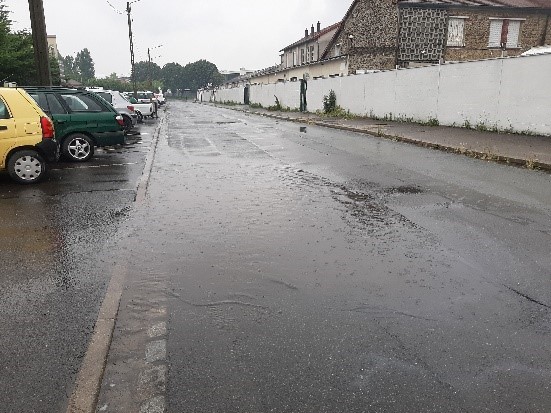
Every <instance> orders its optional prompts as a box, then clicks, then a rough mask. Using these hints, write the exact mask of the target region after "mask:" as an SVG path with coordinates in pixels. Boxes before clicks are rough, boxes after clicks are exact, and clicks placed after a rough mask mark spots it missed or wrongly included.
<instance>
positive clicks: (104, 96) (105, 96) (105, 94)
mask: <svg viewBox="0 0 551 413" xmlns="http://www.w3.org/2000/svg"><path fill="white" fill-rule="evenodd" d="M96 94H98V95H100V96H101V97H102V98H104V99H105V100H106V101H108V102H109V103H113V96H111V93H105V92H96Z"/></svg>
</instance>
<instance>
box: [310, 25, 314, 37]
mask: <svg viewBox="0 0 551 413" xmlns="http://www.w3.org/2000/svg"><path fill="white" fill-rule="evenodd" d="M310 34H311V35H312V36H313V35H314V25H312V28H311V29H310Z"/></svg>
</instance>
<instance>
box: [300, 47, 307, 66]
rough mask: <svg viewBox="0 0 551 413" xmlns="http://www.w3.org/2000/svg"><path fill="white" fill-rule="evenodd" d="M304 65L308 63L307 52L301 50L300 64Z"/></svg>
mask: <svg viewBox="0 0 551 413" xmlns="http://www.w3.org/2000/svg"><path fill="white" fill-rule="evenodd" d="M304 63H306V51H305V50H304V49H300V64H301V65H303V64H304Z"/></svg>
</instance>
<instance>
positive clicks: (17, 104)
mask: <svg viewBox="0 0 551 413" xmlns="http://www.w3.org/2000/svg"><path fill="white" fill-rule="evenodd" d="M58 156H59V147H58V144H57V142H56V140H55V131H54V124H53V122H52V121H51V120H50V118H48V116H47V115H46V114H45V113H44V111H43V110H42V109H41V108H40V107H39V106H38V105H37V104H36V102H35V101H34V100H33V99H32V98H31V97H30V96H29V95H28V94H27V92H25V91H24V90H23V89H21V88H0V170H2V171H6V170H7V172H8V174H9V175H10V177H11V178H12V179H13V180H14V181H16V182H19V183H22V184H31V183H34V182H38V181H40V180H41V179H42V178H43V177H44V176H45V175H46V172H47V162H53V161H56V160H57V158H58Z"/></svg>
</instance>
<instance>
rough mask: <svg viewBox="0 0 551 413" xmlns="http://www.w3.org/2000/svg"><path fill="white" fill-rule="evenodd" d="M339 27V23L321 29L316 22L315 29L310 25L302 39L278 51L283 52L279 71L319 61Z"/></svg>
mask: <svg viewBox="0 0 551 413" xmlns="http://www.w3.org/2000/svg"><path fill="white" fill-rule="evenodd" d="M340 25H341V22H338V23H335V24H333V25H331V26H329V27H325V28H323V29H322V28H321V24H320V22H318V23H317V25H316V28H315V29H314V25H312V27H311V28H310V32H308V29H306V30H305V31H304V37H303V38H301V39H300V40H298V41H296V42H294V43H293V44H290V45H289V46H287V47H284V48H283V49H282V50H280V52H283V53H282V54H281V67H280V69H281V70H283V69H289V68H292V67H296V66H302V65H306V64H310V63H315V62H317V61H319V60H320V58H321V56H322V55H323V53H324V52H325V49H326V48H327V45H328V44H329V42H330V41H331V39H332V38H333V35H334V34H335V32H336V31H337V30H338V29H339V27H340Z"/></svg>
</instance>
